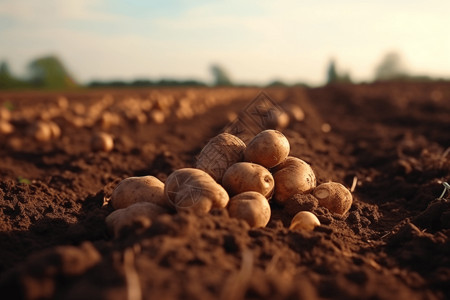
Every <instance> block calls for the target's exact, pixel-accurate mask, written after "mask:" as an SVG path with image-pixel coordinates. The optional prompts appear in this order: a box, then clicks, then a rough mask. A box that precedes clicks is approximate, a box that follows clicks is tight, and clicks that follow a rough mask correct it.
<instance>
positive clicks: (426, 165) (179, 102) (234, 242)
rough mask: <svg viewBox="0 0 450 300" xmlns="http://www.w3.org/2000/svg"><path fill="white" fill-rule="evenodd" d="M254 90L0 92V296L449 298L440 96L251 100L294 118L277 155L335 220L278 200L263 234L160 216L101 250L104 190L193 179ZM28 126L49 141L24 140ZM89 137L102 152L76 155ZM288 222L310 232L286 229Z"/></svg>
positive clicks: (209, 218)
mask: <svg viewBox="0 0 450 300" xmlns="http://www.w3.org/2000/svg"><path fill="white" fill-rule="evenodd" d="M260 91H261V90H260V89H256V88H195V89H193V88H174V89H137V90H127V89H123V90H89V91H77V92H70V93H69V92H68V93H50V92H47V93H45V92H21V93H19V92H15V93H14V92H9V93H6V92H3V93H0V104H1V107H2V111H0V112H2V113H1V114H0V121H1V120H2V119H3V120H8V122H9V123H10V124H11V125H13V126H14V132H13V133H11V134H6V133H4V134H0V292H1V294H0V295H1V296H0V298H2V299H130V300H135V299H136V300H137V299H224V300H227V299H448V298H450V288H449V287H450V202H449V200H450V192H446V193H444V196H443V197H442V198H440V199H438V198H439V197H440V196H441V194H442V192H443V190H444V186H443V182H450V150H449V149H450V106H449V103H450V84H448V83H440V82H437V83H414V84H412V83H410V84H407V83H384V84H381V83H379V84H362V85H336V86H327V87H322V88H315V89H304V88H300V87H298V88H268V89H264V91H265V92H266V93H267V95H269V96H270V98H271V99H273V100H274V102H276V104H279V105H284V104H287V103H290V104H296V105H298V106H300V107H301V108H302V110H303V111H304V114H305V118H304V120H303V121H296V122H291V123H290V124H289V126H288V127H287V128H284V129H282V132H283V133H284V134H285V135H286V137H287V138H288V140H289V142H290V144H291V153H290V154H291V155H293V156H296V157H299V158H301V159H303V160H305V161H306V162H308V163H309V164H310V165H311V167H312V168H313V170H314V172H315V174H316V177H317V182H318V183H322V182H327V181H337V182H340V183H342V184H344V185H345V186H346V187H348V188H351V187H352V186H353V189H354V191H353V205H352V207H351V209H350V211H349V212H348V213H347V214H345V215H344V216H340V215H336V214H331V213H330V212H329V211H328V210H327V209H325V208H322V207H319V206H317V203H314V202H313V201H304V198H302V197H294V198H295V199H293V201H291V202H290V204H289V205H287V206H285V207H281V206H280V205H277V204H275V203H271V208H272V218H271V221H270V222H269V224H268V225H267V227H266V228H256V229H255V228H250V227H249V226H248V225H247V224H246V223H245V222H243V221H240V220H237V219H233V218H230V217H229V216H228V214H227V212H226V210H213V211H211V213H209V214H207V215H197V214H194V213H188V212H184V213H175V212H173V213H172V214H166V215H161V216H159V217H158V218H156V219H155V220H152V225H151V226H150V227H149V228H148V229H147V230H144V231H142V230H138V228H130V229H129V230H127V231H125V232H122V234H121V236H120V237H119V238H113V236H112V235H111V234H110V233H109V232H108V230H107V228H106V225H105V222H104V220H105V217H106V216H107V215H108V214H109V213H110V212H111V211H112V208H111V207H110V205H109V204H107V199H108V197H109V196H110V195H111V192H112V190H113V189H114V187H115V186H116V185H117V183H118V182H120V181H121V180H122V179H124V178H126V177H129V176H143V175H153V176H156V177H157V178H159V179H160V180H162V181H164V180H165V179H166V178H167V176H168V175H169V174H170V173H171V172H173V171H174V170H176V169H179V168H183V167H193V166H194V165H195V158H196V155H198V154H199V153H200V151H201V149H202V147H203V146H204V145H205V144H206V143H207V142H208V140H209V139H210V138H212V137H214V136H215V135H216V134H218V133H220V132H222V131H223V130H224V128H227V126H229V125H230V123H232V122H233V120H236V118H237V117H239V116H240V114H242V111H244V110H245V108H246V107H248V106H247V105H248V104H249V103H251V101H252V100H253V99H254V98H255V97H256V96H257V95H258V93H259V92H260ZM6 110H7V111H6ZM155 111H157V112H158V114H159V117H155V114H154V112H155ZM105 115H107V116H108V117H105ZM111 115H112V116H113V117H111ZM161 115H163V116H164V117H163V118H164V121H163V122H161V119H160V117H161ZM158 118H159V119H158ZM37 120H44V121H45V120H52V121H53V122H55V123H56V124H57V125H58V126H59V128H60V129H61V136H60V137H55V138H53V139H50V140H48V141H44V142H42V141H41V142H39V141H36V139H35V138H33V133H32V130H33V129H32V128H33V124H35V122H36V121H37ZM97 131H104V132H107V133H110V134H112V135H113V137H114V142H115V146H114V150H113V151H111V152H99V151H93V150H92V149H91V138H92V136H93V134H94V132H97ZM300 210H309V211H312V212H313V213H314V214H316V215H317V216H318V218H319V220H320V222H321V224H322V225H321V226H319V227H316V229H315V230H314V231H312V232H296V231H290V230H288V225H289V222H290V219H291V218H292V216H293V215H294V214H295V213H296V212H298V211H300Z"/></svg>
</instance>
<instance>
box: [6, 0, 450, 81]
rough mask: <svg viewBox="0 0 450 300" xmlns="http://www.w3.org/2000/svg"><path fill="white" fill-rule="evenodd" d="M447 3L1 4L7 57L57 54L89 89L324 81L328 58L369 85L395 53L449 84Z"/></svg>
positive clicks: (16, 67)
mask: <svg viewBox="0 0 450 300" xmlns="http://www.w3.org/2000/svg"><path fill="white" fill-rule="evenodd" d="M449 15H450V1H448V0H428V1H423V0H421V1H418V0H408V1H406V0H378V1H361V0H359V1H357V0H343V1H335V0H297V1H295V0H280V1H267V0H229V1H224V0H212V1H206V0H165V1H163V0H155V1H151V0H147V1H146V0H126V1H119V0H64V1H61V0H0V61H1V60H5V61H7V63H8V64H9V67H10V69H11V71H12V72H13V73H14V74H15V75H18V76H24V74H26V70H27V69H26V68H27V65H28V64H29V63H30V61H32V60H33V59H35V58H37V57H41V56H46V55H50V54H53V55H56V56H58V57H59V58H60V59H61V60H62V61H63V63H64V65H65V66H66V67H67V68H68V69H69V70H70V72H71V74H72V75H73V76H74V77H75V78H76V79H77V80H78V81H79V82H82V83H87V82H89V81H91V80H116V79H117V80H134V79H137V78H146V79H151V80H156V79H159V78H174V79H196V80H202V81H206V82H212V74H211V72H210V66H211V65H212V64H218V65H221V66H222V67H223V68H224V69H225V70H226V71H227V72H228V74H229V76H230V77H231V79H232V80H233V81H234V82H239V83H256V84H264V83H269V82H271V81H273V80H282V81H284V82H286V83H296V82H304V83H308V84H311V85H320V84H323V83H324V82H325V80H326V70H327V67H328V64H329V62H330V60H332V59H333V60H335V62H336V65H337V69H338V71H341V72H349V73H350V75H351V77H352V79H353V80H355V81H366V80H372V79H373V77H374V70H375V68H376V66H377V65H378V64H379V63H380V61H381V60H382V58H383V56H384V55H385V54H386V53H388V52H390V51H395V52H397V53H398V54H400V55H401V57H402V59H403V61H404V63H405V66H406V67H407V70H408V71H409V72H410V73H412V74H426V75H431V76H436V77H447V78H450V17H449Z"/></svg>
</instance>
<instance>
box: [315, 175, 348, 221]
mask: <svg viewBox="0 0 450 300" xmlns="http://www.w3.org/2000/svg"><path fill="white" fill-rule="evenodd" d="M312 194H313V196H314V197H316V198H317V200H319V205H320V206H323V207H326V208H328V210H329V211H330V212H332V213H336V214H340V215H343V214H345V213H346V212H347V211H348V210H349V209H350V207H351V206H352V203H353V196H352V193H351V192H350V191H349V190H348V189H347V188H346V187H345V186H343V185H342V184H340V183H338V182H326V183H322V184H320V185H318V186H317V187H316V188H315V189H314V190H313V191H312Z"/></svg>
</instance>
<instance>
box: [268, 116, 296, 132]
mask: <svg viewBox="0 0 450 300" xmlns="http://www.w3.org/2000/svg"><path fill="white" fill-rule="evenodd" d="M289 122H290V117H289V115H288V114H287V113H286V112H285V111H279V112H278V113H273V114H270V115H269V117H268V118H267V120H266V122H265V127H266V128H268V129H269V128H271V129H279V130H281V129H284V128H286V127H288V125H289Z"/></svg>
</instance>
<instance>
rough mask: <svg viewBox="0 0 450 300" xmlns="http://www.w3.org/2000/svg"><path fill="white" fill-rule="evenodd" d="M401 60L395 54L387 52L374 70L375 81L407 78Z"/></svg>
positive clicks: (398, 55)
mask: <svg viewBox="0 0 450 300" xmlns="http://www.w3.org/2000/svg"><path fill="white" fill-rule="evenodd" d="M407 76H408V75H407V71H406V67H405V64H404V62H403V59H402V58H401V56H400V54H398V53H397V52H393V51H392V52H388V53H386V54H385V55H384V57H383V59H382V60H381V62H380V64H379V65H378V66H377V67H376V69H375V80H393V79H402V78H405V77H407Z"/></svg>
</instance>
